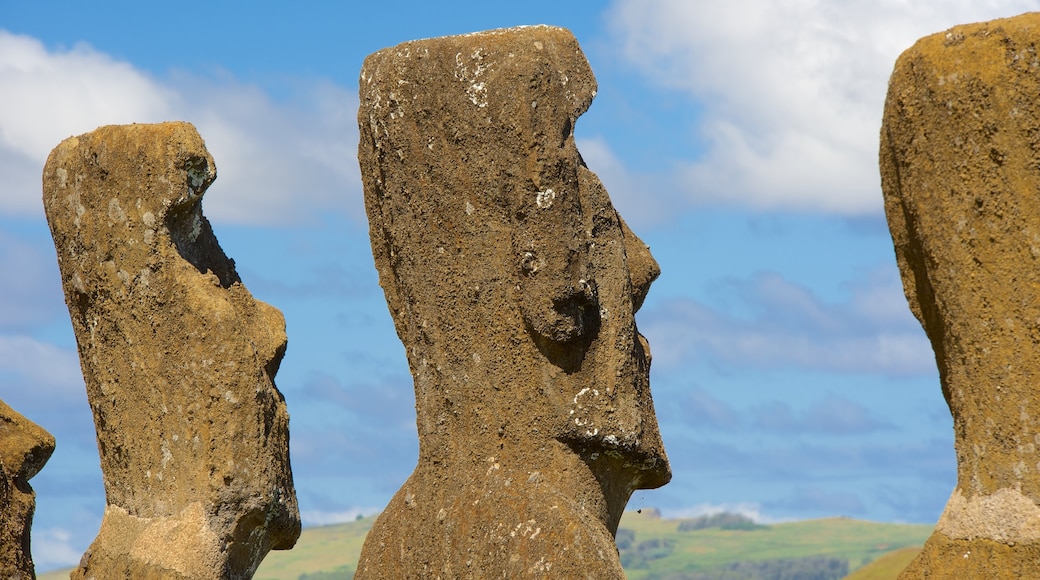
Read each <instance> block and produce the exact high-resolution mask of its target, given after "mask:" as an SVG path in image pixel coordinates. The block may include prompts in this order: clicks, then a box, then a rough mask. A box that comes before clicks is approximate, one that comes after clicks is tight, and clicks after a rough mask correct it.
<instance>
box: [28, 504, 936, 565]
mask: <svg viewBox="0 0 1040 580" xmlns="http://www.w3.org/2000/svg"><path fill="white" fill-rule="evenodd" d="M643 511H644V513H642V514H640V513H637V512H626V513H625V516H624V517H623V518H622V519H621V526H620V529H619V531H618V546H619V548H620V553H621V559H622V562H623V563H624V564H625V572H626V573H627V574H628V577H629V578H630V579H631V580H708V579H713V580H714V579H726V580H729V579H733V580H753V579H754V580H757V579H759V578H769V577H771V575H772V577H775V574H776V573H777V572H775V571H778V570H786V571H788V573H790V571H791V570H792V569H798V570H809V569H811V570H815V571H818V572H817V573H818V575H816V576H802V577H817V578H826V579H828V580H830V579H837V578H841V577H842V576H843V575H844V572H842V573H841V575H835V574H838V572H837V570H839V569H840V570H844V571H854V570H856V569H857V568H860V567H861V566H863V565H864V564H866V563H868V562H871V561H874V560H878V561H879V562H878V564H882V562H881V561H880V560H881V556H883V555H885V554H887V553H889V552H892V551H894V550H898V549H900V548H906V547H910V546H920V545H922V544H924V541H925V540H926V539H927V538H928V536H929V534H931V532H932V526H930V525H905V524H879V523H874V522H866V521H861V520H852V519H848V518H828V519H822V520H808V521H800V522H789V523H782V524H774V525H770V526H759V525H755V524H753V523H752V522H750V521H749V520H746V519H741V518H740V517H739V516H736V517H719V516H716V517H713V518H698V519H685V520H682V519H663V518H660V517H658V516H657V515H656V510H643ZM374 519H375V518H374V517H368V518H364V519H361V520H358V521H355V522H350V523H345V524H338V525H334V526H322V527H316V528H306V529H304V530H303V534H302V535H301V536H300V540H299V541H298V542H297V543H296V547H295V548H294V549H292V550H289V551H281V552H271V553H270V554H268V555H267V558H265V559H264V562H263V564H261V565H260V569H259V570H257V573H256V576H255V578H256V579H257V580H349V579H350V578H353V576H354V566H355V565H356V564H357V560H358V556H359V555H360V553H361V544H362V542H364V539H365V534H367V533H368V530H369V529H371V527H372V522H373V521H374ZM707 526H712V527H707ZM720 526H721V527H720ZM723 528H728V529H723ZM839 564H840V566H841V567H839V566H838V565H839ZM893 565H895V566H898V562H897V563H895V564H892V563H889V565H888V568H891V567H892V566H893ZM900 569H901V568H900ZM895 572H896V573H898V569H897V570H896V571H895ZM883 573H890V572H883ZM58 577H59V576H57V575H56V574H55V575H53V576H52V575H51V574H48V575H45V576H44V575H41V576H40V578H41V580H44V579H46V580H49V579H50V578H58ZM61 577H63V578H68V571H65V572H64V576H61ZM892 577H893V576H884V575H880V576H867V578H892Z"/></svg>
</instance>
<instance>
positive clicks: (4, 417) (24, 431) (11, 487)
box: [0, 401, 54, 580]
mask: <svg viewBox="0 0 1040 580" xmlns="http://www.w3.org/2000/svg"><path fill="white" fill-rule="evenodd" d="M53 452H54V437H52V436H51V434H50V433H48V432H47V431H45V430H44V429H43V428H42V427H40V426H39V425H37V424H36V423H33V422H32V421H30V420H28V419H26V418H25V417H23V416H21V415H20V414H18V412H17V411H15V410H14V409H12V408H11V407H9V406H8V405H7V404H6V403H4V402H3V401H0V578H11V579H13V580H19V579H27V578H35V577H36V574H35V571H34V569H33V561H32V553H31V552H30V551H29V539H30V538H29V532H30V531H31V528H32V518H33V512H34V511H35V509H36V494H35V493H34V492H33V489H32V487H30V486H29V480H30V479H32V477H33V476H34V475H36V474H37V473H39V471H40V469H42V468H43V465H44V464H45V463H47V460H48V459H50V457H51V453H53Z"/></svg>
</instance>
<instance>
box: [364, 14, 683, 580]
mask: <svg viewBox="0 0 1040 580" xmlns="http://www.w3.org/2000/svg"><path fill="white" fill-rule="evenodd" d="M360 89H361V90H360V92H361V107H360V111H359V113H358V122H359V125H360V130H361V142H360V145H359V148H358V157H359V159H360V163H361V173H362V179H363V182H364V189H365V205H366V208H367V212H368V218H369V231H370V235H371V241H372V251H373V254H374V257H375V263H376V268H377V269H378V271H379V279H380V284H381V285H382V287H383V290H384V292H385V294H386V300H387V303H388V306H389V309H390V313H391V315H392V317H393V319H394V324H395V325H396V328H397V334H398V336H399V337H400V339H401V341H402V342H403V343H404V346H405V350H406V353H407V358H408V364H409V368H410V370H411V372H412V375H413V377H414V381H415V396H416V412H417V426H418V431H419V460H418V465H417V466H416V468H415V471H414V472H413V473H412V475H411V477H409V479H408V481H407V482H405V484H404V486H403V487H402V488H401V489H400V490H399V491H398V492H397V494H396V495H395V496H394V498H393V499H392V500H391V502H390V505H389V506H388V507H387V509H386V511H384V512H383V513H382V515H380V516H379V518H378V520H377V521H376V523H375V526H374V527H373V529H372V531H371V532H370V533H369V535H368V538H367V540H366V542H365V546H364V549H363V550H362V554H361V560H360V562H359V564H358V570H357V578H359V579H365V578H435V577H440V578H520V577H548V578H585V577H589V578H601V579H602V578H623V577H624V573H623V571H622V569H621V564H620V562H619V559H618V553H617V548H616V546H615V544H614V541H613V540H614V538H613V534H614V533H615V532H616V530H617V525H618V520H619V519H620V517H621V513H622V511H623V510H624V507H625V504H626V503H627V501H628V499H629V497H630V495H631V494H632V492H633V491H634V490H636V489H649V488H656V487H659V486H661V485H664V484H665V483H667V482H668V480H669V479H670V478H671V472H670V469H669V466H668V460H667V458H666V456H665V452H664V448H663V445H662V443H661V436H660V433H659V431H658V427H657V419H656V416H655V415H654V407H653V402H652V400H651V397H650V386H649V379H648V373H649V366H650V353H649V348H648V346H647V343H646V341H645V340H644V339H643V337H642V336H641V335H640V334H639V333H638V331H637V330H636V325H635V320H634V315H635V312H636V310H638V309H639V307H640V305H641V304H642V302H643V298H644V297H645V296H646V293H647V290H649V287H650V283H651V282H652V281H653V280H654V279H655V278H656V277H657V275H658V274H659V273H660V270H659V268H658V266H657V263H656V262H655V261H654V259H653V258H652V257H651V255H650V252H649V249H648V248H647V246H646V245H645V244H643V242H642V241H641V240H640V239H639V238H637V237H636V236H635V235H634V234H633V233H632V232H631V230H629V228H628V227H627V226H626V225H625V222H624V221H623V220H622V219H621V218H620V216H619V215H618V213H617V211H615V209H614V207H613V206H612V205H611V202H610V198H609V197H608V195H607V191H606V190H605V189H604V188H603V185H602V184H601V183H600V181H599V179H598V178H597V177H596V175H595V174H594V173H593V172H592V171H590V170H589V169H588V168H587V167H585V164H584V162H583V161H582V158H581V156H580V155H579V153H578V149H577V148H576V146H575V143H574V134H573V128H574V123H575V121H576V120H577V118H578V116H579V115H581V114H582V113H583V112H585V110H586V109H587V108H588V106H589V104H590V103H591V102H592V98H593V96H594V95H595V93H596V81H595V79H594V77H593V75H592V71H591V70H590V68H589V64H588V62H587V61H586V60H585V57H584V55H583V54H582V52H581V49H580V48H579V47H578V43H577V41H576V40H575V39H574V37H573V36H572V35H571V33H570V32H568V31H567V30H564V29H561V28H552V27H546V26H535V27H523V28H513V29H506V30H494V31H490V32H482V33H477V34H469V35H464V36H453V37H446V38H434V39H429V40H420V41H415V42H407V43H404V44H401V45H398V46H395V47H393V48H388V49H385V50H382V51H380V52H377V53H375V54H373V55H371V56H369V57H368V58H367V59H366V60H365V63H364V66H363V68H362V71H361V80H360Z"/></svg>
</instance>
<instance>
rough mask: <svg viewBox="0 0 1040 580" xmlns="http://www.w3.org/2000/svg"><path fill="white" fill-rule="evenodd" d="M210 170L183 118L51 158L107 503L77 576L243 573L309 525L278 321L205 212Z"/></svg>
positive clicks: (95, 137) (89, 137)
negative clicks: (280, 385)
mask: <svg viewBox="0 0 1040 580" xmlns="http://www.w3.org/2000/svg"><path fill="white" fill-rule="evenodd" d="M215 178H216V167H215V165H214V162H213V158H212V157H211V156H210V154H209V153H208V152H207V151H206V147H205V144H204V143H203V141H202V138H201V137H199V134H198V133H197V132H196V131H195V128H194V127H192V126H191V125H189V124H187V123H162V124H157V125H125V126H108V127H101V128H99V129H97V130H95V131H93V132H92V133H88V134H85V135H81V136H79V137H71V138H69V139H66V140H65V141H63V142H62V143H61V144H60V145H58V147H57V148H55V149H54V151H52V152H51V155H50V157H49V158H48V159H47V164H46V166H45V167H44V171H43V192H44V194H43V201H44V207H45V209H46V213H47V221H48V223H49V225H50V228H51V234H52V235H53V237H54V247H55V249H56V250H57V255H58V265H59V267H60V269H61V278H62V285H63V286H64V289H65V301H66V303H67V305H68V307H69V314H70V315H71V317H72V326H73V329H74V331H75V334H76V343H77V345H78V349H79V356H80V364H81V366H82V368H83V376H84V378H85V379H86V385H87V396H88V399H89V401H90V406H91V409H92V411H93V413H94V425H95V427H96V428H97V442H98V451H99V453H100V456H101V470H102V473H103V475H104V482H105V495H106V497H107V502H108V505H107V507H106V508H105V515H104V519H103V521H102V523H101V530H100V532H99V533H98V536H97V538H96V539H95V540H94V542H93V544H92V545H91V546H90V549H89V550H88V551H87V553H86V554H85V555H84V557H83V559H82V561H81V564H80V567H79V569H78V570H76V571H75V572H74V573H73V578H93V577H97V578H185V579H187V578H192V579H196V580H197V579H209V578H214V579H215V578H249V577H251V576H252V574H253V571H254V570H255V569H256V567H257V565H259V563H260V561H261V560H262V559H263V557H264V556H265V555H266V554H267V552H268V551H269V550H271V549H288V548H291V547H292V546H293V544H294V543H295V542H296V539H297V537H298V536H299V534H300V518H299V510H298V508H297V505H296V495H295V491H294V489H293V482H292V473H291V470H290V466H289V415H288V413H287V411H286V408H285V402H284V399H283V398H282V395H281V393H279V392H278V389H277V388H276V387H275V384H274V376H275V373H276V372H277V371H278V365H279V363H280V362H281V360H282V356H283V354H284V353H285V345H286V337H285V320H284V319H283V318H282V315H281V313H280V312H279V311H278V310H276V309H275V308H273V307H271V306H269V305H267V304H264V303H262V302H258V301H257V300H255V299H253V297H252V295H250V293H249V291H248V290H246V288H245V286H243V285H242V282H241V280H240V279H239V277H238V274H237V273H236V271H235V266H234V262H233V261H231V260H230V259H229V258H228V257H227V256H225V255H224V252H223V251H222V250H221V248H220V246H219V245H218V243H217V239H216V237H214V235H213V230H212V229H211V227H210V224H209V222H208V221H207V220H206V218H205V217H203V215H202V209H201V201H202V196H203V193H204V192H205V191H206V188H207V187H209V185H210V184H211V183H212V182H213V180H214V179H215Z"/></svg>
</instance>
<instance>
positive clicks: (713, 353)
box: [641, 273, 935, 376]
mask: <svg viewBox="0 0 1040 580" xmlns="http://www.w3.org/2000/svg"><path fill="white" fill-rule="evenodd" d="M719 293H720V294H725V295H726V296H728V299H729V301H730V303H731V304H730V305H729V306H727V307H726V308H724V309H723V308H712V307H709V306H708V305H706V304H704V303H702V302H700V301H697V300H695V299H692V298H677V299H672V300H665V301H661V302H658V303H656V306H655V307H654V308H653V309H652V310H650V311H648V312H646V313H645V314H642V313H641V316H643V317H644V318H643V320H642V322H641V328H642V329H643V331H644V333H645V334H646V335H647V337H648V338H649V339H650V344H651V346H652V350H653V354H654V364H655V365H661V366H662V367H665V370H666V371H667V369H668V368H670V367H674V366H677V365H680V364H687V363H688V362H690V361H701V362H705V363H708V364H712V365H718V366H727V367H731V368H749V367H751V368H774V369H775V368H795V369H803V370H815V371H828V372H842V373H863V374H878V375H893V376H907V375H926V374H931V373H934V372H935V359H934V357H933V355H932V350H931V345H930V343H929V342H928V339H927V337H925V335H924V333H923V331H922V330H921V329H920V326H919V325H918V323H917V321H916V320H915V319H914V318H913V317H912V316H911V315H910V312H909V310H908V309H907V307H906V302H905V298H904V297H903V293H902V287H901V286H900V285H899V281H898V279H897V278H896V277H895V276H894V275H891V274H890V275H888V276H884V277H879V278H876V279H870V280H867V281H865V283H864V284H863V285H862V286H857V287H855V288H853V292H852V296H851V297H850V298H849V299H847V300H846V301H844V302H840V303H828V302H825V301H823V300H822V299H820V298H819V297H818V296H816V295H815V293H813V292H812V291H811V290H810V289H808V288H806V287H803V286H800V285H797V284H793V283H791V282H789V281H787V280H786V279H784V278H783V277H782V276H780V275H779V274H773V273H759V274H756V275H755V276H753V277H752V278H750V279H731V280H729V281H727V282H726V283H725V284H724V288H722V289H720V292H719Z"/></svg>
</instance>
